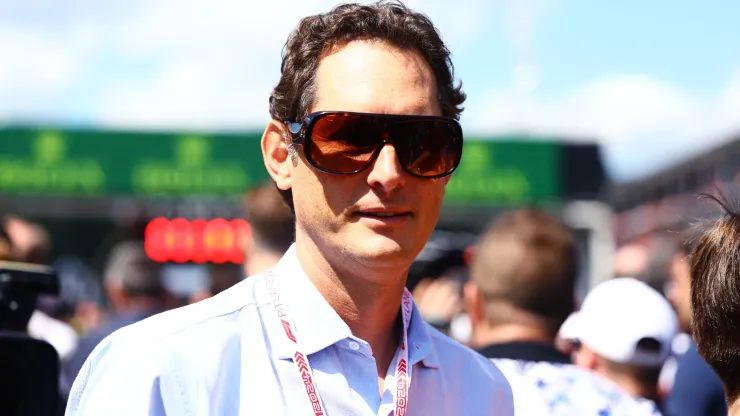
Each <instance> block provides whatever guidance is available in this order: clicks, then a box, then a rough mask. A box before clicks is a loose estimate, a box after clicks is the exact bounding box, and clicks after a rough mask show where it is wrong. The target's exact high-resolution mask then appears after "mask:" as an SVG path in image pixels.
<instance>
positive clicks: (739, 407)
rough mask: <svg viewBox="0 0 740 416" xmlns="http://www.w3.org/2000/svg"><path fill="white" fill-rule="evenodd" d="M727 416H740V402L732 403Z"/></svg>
mask: <svg viewBox="0 0 740 416" xmlns="http://www.w3.org/2000/svg"><path fill="white" fill-rule="evenodd" d="M727 416H740V400H735V402H734V403H730V404H729V406H728V409H727Z"/></svg>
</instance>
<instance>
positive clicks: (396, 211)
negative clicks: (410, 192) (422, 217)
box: [354, 208, 411, 218]
mask: <svg viewBox="0 0 740 416" xmlns="http://www.w3.org/2000/svg"><path fill="white" fill-rule="evenodd" d="M354 214H355V215H362V216H367V217H377V218H393V217H405V216H410V215H411V211H409V210H406V209H401V208H368V209H362V210H359V211H355V213H354Z"/></svg>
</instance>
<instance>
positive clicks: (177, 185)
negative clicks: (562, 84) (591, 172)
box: [0, 128, 561, 205]
mask: <svg viewBox="0 0 740 416" xmlns="http://www.w3.org/2000/svg"><path fill="white" fill-rule="evenodd" d="M259 137H260V135H259V134H171V133H139V132H122V131H88V130H51V129H44V130H39V129H28V128H7V129H0V193H4V194H8V193H9V194H25V195H60V196H65V195H66V196H83V195H85V196H96V195H100V196H102V195H141V196H154V195H168V196H185V195H188V196H197V195H233V194H239V193H242V192H244V191H245V190H246V189H248V188H249V187H250V186H252V185H254V184H256V183H261V182H263V181H265V180H267V179H268V175H267V172H266V171H265V167H264V164H263V161H262V154H261V151H260V146H259ZM559 160H560V159H559V147H558V145H557V144H556V143H547V142H531V141H514V140H499V139H498V138H496V140H493V141H491V140H485V141H484V140H475V139H468V140H467V141H466V144H465V150H464V154H463V160H462V163H461V165H460V167H459V168H458V169H457V171H456V172H455V173H454V175H453V177H452V179H451V181H450V183H449V185H448V187H447V195H446V201H447V202H450V203H467V202H475V203H485V204H506V205H509V204H521V203H530V202H544V201H549V200H552V199H554V198H557V196H558V194H559V191H560V176H561V175H560V165H559Z"/></svg>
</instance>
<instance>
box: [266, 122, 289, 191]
mask: <svg viewBox="0 0 740 416" xmlns="http://www.w3.org/2000/svg"><path fill="white" fill-rule="evenodd" d="M285 134H286V126H285V125H283V124H282V123H280V122H278V121H276V120H272V121H270V123H269V124H268V125H267V128H265V132H264V133H263V134H262V158H263V159H264V162H265V168H267V173H269V174H270V177H272V180H273V181H275V184H276V185H277V187H278V189H281V190H283V191H286V190H288V189H290V187H291V186H292V181H291V172H292V169H291V168H292V166H291V164H292V160H291V158H292V156H291V155H290V154H289V152H288V143H287V141H288V139H287V138H286V137H285Z"/></svg>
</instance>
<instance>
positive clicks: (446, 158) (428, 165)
mask: <svg viewBox="0 0 740 416" xmlns="http://www.w3.org/2000/svg"><path fill="white" fill-rule="evenodd" d="M285 124H286V125H287V126H288V129H289V130H290V134H291V136H292V141H293V144H296V145H301V146H303V153H304V154H305V157H306V160H307V161H308V163H310V164H311V166H313V167H314V168H316V169H318V170H320V171H322V172H327V173H336V174H353V173H359V172H361V171H363V170H365V169H367V168H368V166H370V165H371V164H372V163H373V162H374V161H375V159H377V158H378V155H379V154H380V151H381V150H382V149H383V146H385V145H386V144H392V145H393V147H394V148H395V150H396V155H398V161H399V163H400V164H401V167H402V168H403V170H404V171H406V172H408V173H409V174H411V175H413V176H416V177H420V178H441V177H444V176H447V175H449V174H451V173H452V172H454V171H455V169H456V168H457V166H458V165H459V164H460V158H461V157H462V148H463V134H462V128H461V127H460V124H459V123H458V122H457V120H455V119H452V118H448V117H436V116H406V115H389V114H369V113H348V112H337V111H322V112H318V113H311V114H309V115H308V116H306V118H305V119H304V120H303V122H302V123H298V122H290V121H286V122H285Z"/></svg>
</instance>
